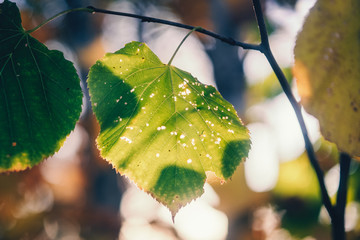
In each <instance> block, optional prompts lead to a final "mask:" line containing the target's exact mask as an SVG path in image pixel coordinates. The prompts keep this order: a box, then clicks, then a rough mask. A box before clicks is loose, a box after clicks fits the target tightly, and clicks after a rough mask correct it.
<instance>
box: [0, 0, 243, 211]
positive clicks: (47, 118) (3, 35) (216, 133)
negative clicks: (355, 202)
mask: <svg viewBox="0 0 360 240" xmlns="http://www.w3.org/2000/svg"><path fill="white" fill-rule="evenodd" d="M30 32H31V31H25V30H24V29H23V28H22V26H21V18H20V13H19V10H18V8H17V7H16V5H15V4H14V3H12V2H10V1H4V2H3V3H2V4H1V5H0V44H1V50H0V91H1V93H0V97H1V101H0V132H1V133H2V134H1V136H0V171H16V170H23V169H26V168H29V167H32V166H34V165H35V164H38V163H39V162H41V161H42V160H43V159H44V158H46V157H48V156H51V155H52V154H54V153H55V152H56V151H58V150H59V148H60V147H61V145H62V143H63V142H64V140H65V138H66V136H67V135H68V134H69V133H70V132H71V131H72V130H73V129H74V127H75V124H76V122H77V120H78V118H79V115H80V112H81V105H82V91H81V88H80V80H79V77H78V75H77V73H76V70H75V68H74V67H73V64H72V63H71V62H69V61H67V60H66V59H64V57H63V54H62V53H61V52H59V51H56V50H49V49H47V47H46V46H45V45H43V44H42V43H40V42H39V41H37V40H36V39H34V38H33V37H31V36H30ZM88 87H89V91H90V95H91V101H92V107H93V111H94V113H95V115H96V117H97V119H98V122H99V124H100V127H101V130H100V134H99V136H98V138H97V143H98V147H99V149H100V151H101V155H102V157H104V158H105V159H106V160H107V161H109V162H110V163H111V164H112V165H113V167H114V168H115V169H116V170H117V171H118V172H120V173H121V174H124V175H126V176H128V177H129V178H130V179H131V180H133V181H134V182H135V183H136V184H137V185H138V187H140V188H142V189H143V190H144V191H146V192H148V193H150V194H151V195H152V196H154V197H155V198H156V199H157V200H158V201H160V202H161V203H163V204H164V205H166V206H167V207H168V208H169V209H170V211H171V213H172V214H173V216H174V215H175V214H176V212H177V211H178V209H179V208H180V207H182V206H184V205H186V204H187V203H188V202H190V201H191V200H193V199H195V198H197V197H199V196H200V195H201V194H202V193H203V185H204V183H205V180H206V172H207V171H211V172H214V173H215V174H216V176H217V177H218V178H219V179H220V180H221V181H225V180H227V179H228V178H230V177H231V176H232V174H233V173H234V171H235V169H236V167H237V166H238V165H239V163H240V162H241V160H242V159H243V158H245V157H246V156H247V153H248V151H249V148H250V140H249V134H248V131H247V129H246V127H244V126H243V124H242V122H241V120H240V119H239V118H238V116H237V114H236V111H235V110H234V108H233V106H232V105H231V104H230V103H228V102H227V101H225V100H224V99H223V98H222V97H221V95H220V94H219V92H218V91H217V90H216V89H215V88H214V87H212V86H207V85H204V84H202V83H200V82H199V81H198V80H197V79H196V78H194V77H193V76H192V75H191V74H190V73H188V72H185V71H182V70H180V69H178V68H176V67H173V66H170V64H163V63H162V62H161V61H160V60H159V59H158V57H157V56H156V55H155V54H154V53H153V52H152V51H151V50H150V49H149V48H148V47H147V45H146V44H145V43H140V42H131V43H129V44H127V45H126V46H125V47H124V48H123V49H120V50H119V51H117V52H115V53H109V54H107V55H106V56H105V57H104V58H103V59H101V60H99V61H97V63H96V64H95V65H94V66H92V67H91V69H90V73H89V78H88Z"/></svg>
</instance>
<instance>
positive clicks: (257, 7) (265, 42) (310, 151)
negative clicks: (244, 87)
mask: <svg viewBox="0 0 360 240" xmlns="http://www.w3.org/2000/svg"><path fill="white" fill-rule="evenodd" d="M253 6H254V11H255V15H256V19H257V21H258V25H259V30H260V36H261V44H260V46H261V50H260V51H261V52H262V53H263V54H264V55H265V57H266V59H267V60H268V62H269V63H270V65H271V67H272V69H273V71H274V73H275V74H276V77H277V78H278V80H279V82H280V85H281V87H282V89H283V90H284V93H285V94H286V96H287V98H288V99H289V101H290V103H291V106H292V107H293V109H294V111H295V114H296V117H297V119H298V122H299V124H300V128H301V132H302V134H303V137H304V141H305V148H306V152H307V155H308V157H309V160H310V163H311V165H312V167H313V168H314V170H315V173H316V176H317V179H318V182H319V185H320V191H321V197H322V201H323V204H324V206H325V208H326V210H327V211H328V213H329V215H330V217H334V209H333V206H332V204H331V201H330V198H329V194H328V192H327V189H326V186H325V182H324V174H323V172H322V170H321V168H320V166H319V163H318V161H317V159H316V155H315V152H314V148H313V146H312V144H311V141H310V139H309V134H308V131H307V128H306V125H305V121H304V117H303V115H302V113H301V107H300V105H299V104H298V102H297V101H296V99H295V97H294V95H293V94H292V91H291V88H290V86H289V84H288V82H287V80H286V77H285V75H284V73H283V72H282V71H281V68H280V67H279V65H278V63H277V62H276V60H275V58H274V56H273V54H272V52H271V49H270V44H269V39H268V34H267V30H266V27H265V21H264V16H263V12H262V9H261V4H260V0H253Z"/></svg>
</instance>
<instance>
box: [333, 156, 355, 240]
mask: <svg viewBox="0 0 360 240" xmlns="http://www.w3.org/2000/svg"><path fill="white" fill-rule="evenodd" d="M350 163H351V157H350V156H349V155H348V154H347V153H343V152H342V153H340V182H339V188H338V192H337V196H336V206H335V214H336V219H335V220H333V224H332V225H333V226H332V234H333V239H345V207H346V199H347V190H348V179H349V171H350Z"/></svg>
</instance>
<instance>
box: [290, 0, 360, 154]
mask: <svg viewBox="0 0 360 240" xmlns="http://www.w3.org/2000/svg"><path fill="white" fill-rule="evenodd" d="M294 75H295V77H296V80H297V86H298V89H299V94H300V96H301V101H302V104H303V105H304V107H305V109H306V110H307V111H308V112H309V113H311V114H313V115H314V116H315V117H317V118H318V119H319V122H320V127H321V132H322V134H323V135H324V137H325V138H326V139H327V140H329V141H332V142H334V143H336V144H337V146H338V148H339V149H340V150H341V151H344V152H347V153H349V154H351V155H353V156H360V1H358V0H347V1H343V0H334V1H331V2H329V1H326V0H318V1H317V2H316V4H315V6H314V7H313V8H312V9H311V11H310V14H309V16H308V17H307V19H306V21H305V23H304V26H303V30H302V31H301V32H300V33H299V35H298V38H297V42H296V47H295V66H294Z"/></svg>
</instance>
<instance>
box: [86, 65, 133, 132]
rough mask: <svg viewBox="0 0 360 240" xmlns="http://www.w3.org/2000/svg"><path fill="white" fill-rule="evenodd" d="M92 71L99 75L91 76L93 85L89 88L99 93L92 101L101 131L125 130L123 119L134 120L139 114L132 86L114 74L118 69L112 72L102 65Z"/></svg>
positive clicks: (95, 66)
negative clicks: (119, 127)
mask: <svg viewBox="0 0 360 240" xmlns="http://www.w3.org/2000/svg"><path fill="white" fill-rule="evenodd" d="M92 71H94V72H97V74H93V75H92V76H91V78H92V82H93V84H92V85H90V86H89V87H93V88H94V90H93V91H95V89H96V91H97V92H98V93H97V95H98V96H97V98H96V99H95V98H94V97H92V99H91V100H92V102H93V108H95V109H94V112H95V113H96V117H97V119H98V121H99V123H100V126H101V131H106V130H108V129H115V128H117V127H118V126H119V125H120V126H121V128H125V127H126V122H125V121H123V119H127V118H132V117H134V116H136V115H137V114H138V112H139V107H138V104H137V103H138V99H137V96H136V94H135V93H134V92H133V91H132V89H133V88H132V86H130V85H129V84H127V83H126V82H125V81H123V79H121V77H119V76H117V75H115V74H114V72H113V71H116V69H113V70H111V69H109V68H108V67H106V66H103V65H101V64H95V65H94V66H93V67H92ZM98 73H101V74H98ZM100 93H101V94H100ZM120 132H121V131H120Z"/></svg>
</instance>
